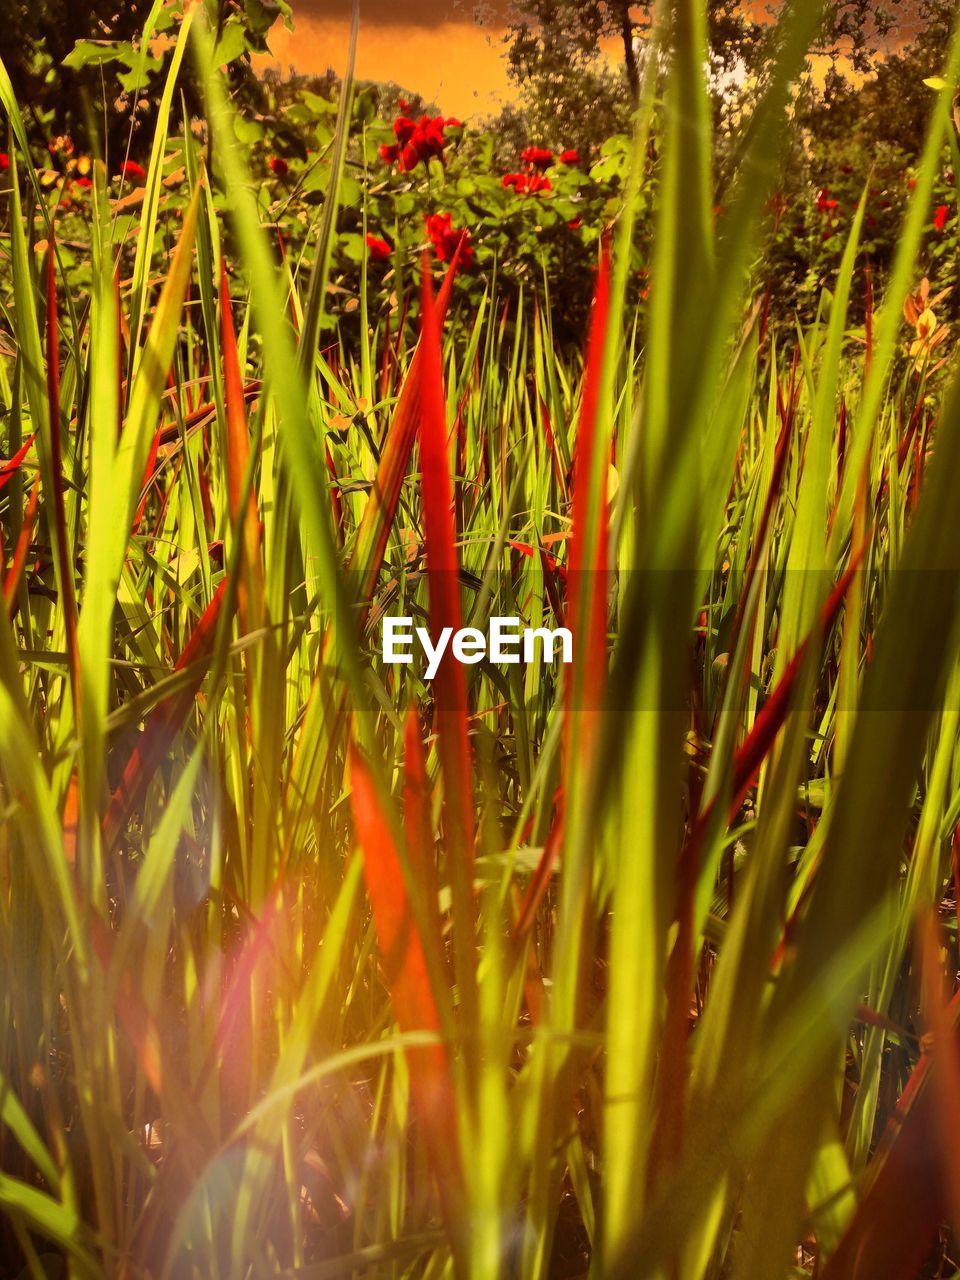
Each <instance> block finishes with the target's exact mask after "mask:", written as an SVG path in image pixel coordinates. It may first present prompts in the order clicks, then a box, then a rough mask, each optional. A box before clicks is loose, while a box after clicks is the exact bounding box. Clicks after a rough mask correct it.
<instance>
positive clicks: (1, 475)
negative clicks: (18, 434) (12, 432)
mask: <svg viewBox="0 0 960 1280" xmlns="http://www.w3.org/2000/svg"><path fill="white" fill-rule="evenodd" d="M32 444H33V435H30V436H29V437H28V439H27V440H26V441H25V443H24V444H22V445H21V446H20V448H19V449H18V450H17V452H16V453H15V454H14V455H13V457H12V458H8V459H7V461H6V462H3V463H0V491H2V490H3V489H5V488H6V487H7V485H8V484H9V483H10V481H11V480H12V479H13V477H14V476H15V475H16V474H17V472H18V471H19V470H20V464H21V463H22V462H23V460H24V458H25V457H26V456H27V454H28V453H29V452H30V446H31V445H32Z"/></svg>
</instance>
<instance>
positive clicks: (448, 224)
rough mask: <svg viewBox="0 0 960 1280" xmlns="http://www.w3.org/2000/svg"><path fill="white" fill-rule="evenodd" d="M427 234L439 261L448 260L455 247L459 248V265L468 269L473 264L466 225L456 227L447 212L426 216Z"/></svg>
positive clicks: (471, 246)
mask: <svg viewBox="0 0 960 1280" xmlns="http://www.w3.org/2000/svg"><path fill="white" fill-rule="evenodd" d="M427 236H428V237H429V239H430V243H431V244H432V245H433V251H434V253H435V254H436V255H437V258H438V260H439V261H440V262H450V261H451V260H452V258H453V255H454V254H455V253H456V251H457V248H458V247H459V249H460V266H461V267H464V268H465V269H467V270H469V268H470V267H472V266H473V245H472V244H471V243H470V231H469V228H467V227H460V228H456V227H454V225H453V216H452V215H451V214H449V213H433V214H431V215H430V216H429V217H428V218H427Z"/></svg>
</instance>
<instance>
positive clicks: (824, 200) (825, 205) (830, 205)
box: [817, 187, 840, 213]
mask: <svg viewBox="0 0 960 1280" xmlns="http://www.w3.org/2000/svg"><path fill="white" fill-rule="evenodd" d="M839 207H840V205H839V202H838V201H836V200H832V199H831V198H830V191H829V189H828V188H827V187H821V188H820V190H819V191H818V192H817V209H818V210H819V211H820V213H833V212H834V211H835V210H836V209H838V208H839Z"/></svg>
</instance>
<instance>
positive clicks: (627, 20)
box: [620, 3, 640, 102]
mask: <svg viewBox="0 0 960 1280" xmlns="http://www.w3.org/2000/svg"><path fill="white" fill-rule="evenodd" d="M633 30H634V28H633V19H632V18H631V17H630V5H629V4H628V3H623V4H621V5H620V34H621V35H622V37H623V62H624V66H625V67H626V68H627V80H628V82H629V84H630V93H631V96H632V97H633V100H634V102H636V101H637V100H638V99H639V97H640V69H639V67H638V66H637V51H636V50H635V49H634V47H633Z"/></svg>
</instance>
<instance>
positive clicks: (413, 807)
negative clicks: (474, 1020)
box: [403, 707, 443, 955]
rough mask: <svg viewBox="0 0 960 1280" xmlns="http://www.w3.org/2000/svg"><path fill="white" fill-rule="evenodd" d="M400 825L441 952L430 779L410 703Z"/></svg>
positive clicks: (417, 718)
mask: <svg viewBox="0 0 960 1280" xmlns="http://www.w3.org/2000/svg"><path fill="white" fill-rule="evenodd" d="M403 829H404V834H405V836H406V838H407V850H408V852H409V855H410V865H411V867H412V869H413V873H414V875H415V876H416V877H417V879H418V880H419V881H420V883H421V884H422V885H423V891H424V900H425V902H426V904H427V910H428V912H429V916H430V926H431V928H432V929H434V926H435V929H434V939H433V940H434V941H435V943H436V947H435V950H436V954H437V955H442V954H443V949H442V946H441V942H440V910H439V906H438V904H439V901H440V885H439V880H438V876H437V864H436V859H435V856H434V849H433V829H432V824H431V821H430V780H429V778H428V777H427V764H426V760H425V759H424V754H423V742H422V740H421V737H420V718H419V716H418V715H417V713H416V710H415V709H414V708H413V707H411V708H410V711H409V713H408V715H407V722H406V725H405V726H404V734H403Z"/></svg>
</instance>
